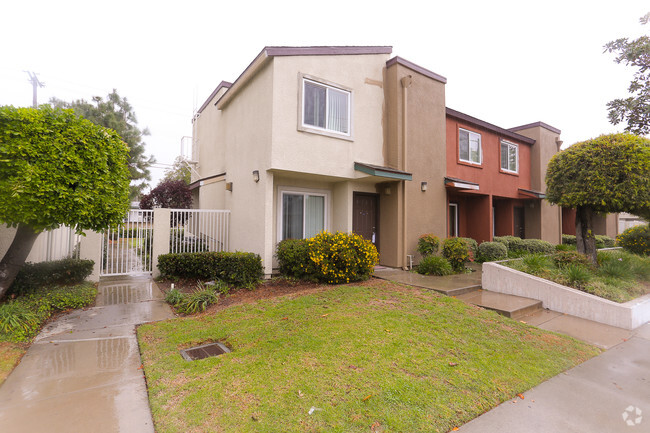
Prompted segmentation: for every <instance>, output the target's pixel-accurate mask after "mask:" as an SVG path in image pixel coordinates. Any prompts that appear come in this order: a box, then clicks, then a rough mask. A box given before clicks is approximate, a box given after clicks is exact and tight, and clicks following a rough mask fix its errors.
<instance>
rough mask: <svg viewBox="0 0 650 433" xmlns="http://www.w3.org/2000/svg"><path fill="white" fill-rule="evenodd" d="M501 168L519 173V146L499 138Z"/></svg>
mask: <svg viewBox="0 0 650 433" xmlns="http://www.w3.org/2000/svg"><path fill="white" fill-rule="evenodd" d="M501 170H503V171H507V172H510V173H519V146H518V145H516V144H515V143H510V142H509V141H505V140H501Z"/></svg>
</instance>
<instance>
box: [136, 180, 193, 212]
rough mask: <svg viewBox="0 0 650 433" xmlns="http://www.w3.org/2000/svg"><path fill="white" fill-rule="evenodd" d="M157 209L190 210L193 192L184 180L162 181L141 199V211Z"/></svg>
mask: <svg viewBox="0 0 650 433" xmlns="http://www.w3.org/2000/svg"><path fill="white" fill-rule="evenodd" d="M155 207H163V208H170V209H190V208H191V207H192V192H191V191H190V189H189V188H188V186H187V184H186V183H185V182H183V181H182V180H162V181H160V183H159V184H158V186H156V187H155V188H154V189H152V190H151V192H150V193H149V194H145V195H143V196H142V198H141V199H140V209H153V208H155Z"/></svg>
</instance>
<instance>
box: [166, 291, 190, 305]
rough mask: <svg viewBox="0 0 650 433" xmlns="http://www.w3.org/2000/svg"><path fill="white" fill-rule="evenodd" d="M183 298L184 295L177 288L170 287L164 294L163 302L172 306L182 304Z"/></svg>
mask: <svg viewBox="0 0 650 433" xmlns="http://www.w3.org/2000/svg"><path fill="white" fill-rule="evenodd" d="M184 300H185V296H184V295H183V294H182V293H181V292H180V291H178V289H171V290H170V291H169V292H167V294H166V295H165V302H167V303H168V304H169V305H172V306H174V307H175V306H177V305H180V304H182V303H183V301H184Z"/></svg>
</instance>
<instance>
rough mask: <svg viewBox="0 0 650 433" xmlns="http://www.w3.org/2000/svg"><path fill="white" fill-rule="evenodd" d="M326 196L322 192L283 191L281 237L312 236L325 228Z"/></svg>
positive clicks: (297, 237) (298, 237)
mask: <svg viewBox="0 0 650 433" xmlns="http://www.w3.org/2000/svg"><path fill="white" fill-rule="evenodd" d="M326 198H327V196H326V194H322V193H312V192H300V191H282V192H281V206H280V211H281V215H280V224H281V228H280V233H281V235H282V238H281V239H302V238H311V237H313V236H316V234H318V233H320V232H322V231H323V230H325V215H326V201H327V200H326ZM281 239H280V240H281Z"/></svg>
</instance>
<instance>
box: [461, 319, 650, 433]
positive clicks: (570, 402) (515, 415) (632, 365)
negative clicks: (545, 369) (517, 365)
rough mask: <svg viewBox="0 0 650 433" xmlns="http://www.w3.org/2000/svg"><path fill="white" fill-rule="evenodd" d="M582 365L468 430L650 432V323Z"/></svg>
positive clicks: (487, 432) (466, 427)
mask: <svg viewBox="0 0 650 433" xmlns="http://www.w3.org/2000/svg"><path fill="white" fill-rule="evenodd" d="M633 334H634V335H633V336H632V337H631V338H629V339H627V340H625V341H623V342H621V343H620V344H618V345H616V346H615V347H613V348H611V349H610V350H608V351H607V352H604V353H603V354H601V355H600V356H597V357H595V358H592V359H590V360H589V361H587V362H585V363H583V364H580V365H579V366H577V367H575V368H573V369H571V370H569V371H567V372H565V373H563V374H560V375H558V376H555V377H553V378H552V379H550V380H548V381H546V382H544V383H542V384H540V385H538V386H536V387H535V388H533V389H531V390H529V391H527V392H525V393H523V394H522V396H523V397H524V398H523V399H521V398H519V397H517V398H515V399H513V400H508V401H506V402H505V403H502V404H501V405H499V406H497V407H496V408H495V409H492V410H491V411H489V412H487V413H485V414H483V415H481V416H480V417H478V418H476V419H474V420H473V421H470V422H469V423H467V424H465V425H464V426H462V427H460V429H459V430H458V431H459V432H462V433H474V432H476V433H479V432H480V433H503V432H515V431H516V432H519V433H537V432H567V433H569V432H576V433H578V432H579V433H591V432H608V433H617V432H621V433H625V432H649V431H650V323H649V324H646V325H644V326H642V327H640V328H637V329H636V331H634V333H633Z"/></svg>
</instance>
